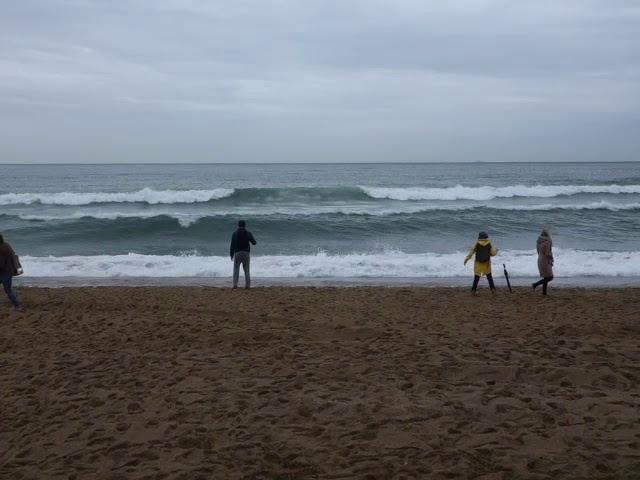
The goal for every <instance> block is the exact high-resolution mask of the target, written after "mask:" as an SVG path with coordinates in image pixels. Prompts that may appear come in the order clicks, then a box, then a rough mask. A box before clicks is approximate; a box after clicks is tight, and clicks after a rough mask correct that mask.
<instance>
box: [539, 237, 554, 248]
mask: <svg viewBox="0 0 640 480" xmlns="http://www.w3.org/2000/svg"><path fill="white" fill-rule="evenodd" d="M545 242H549V245H552V243H551V238H550V237H548V236H546V235H540V236H539V237H538V240H536V245H537V246H538V247H539V246H540V245H542V244H543V243H545Z"/></svg>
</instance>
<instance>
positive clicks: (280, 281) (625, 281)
mask: <svg viewBox="0 0 640 480" xmlns="http://www.w3.org/2000/svg"><path fill="white" fill-rule="evenodd" d="M494 278H495V281H496V286H497V287H498V288H505V289H506V288H507V284H506V281H505V279H504V276H503V275H502V271H499V272H498V271H496V272H495V273H494ZM509 278H510V282H511V286H512V287H514V288H530V286H531V283H532V282H535V281H537V280H539V277H509ZM472 280H473V278H472V276H469V277H468V278H467V277H255V276H252V277H251V282H252V287H255V288H260V287H294V288H295V287H390V288H393V287H426V288H439V287H447V288H466V287H470V285H471V281H472ZM14 282H15V285H16V286H17V287H43V288H56V287H70V288H81V287H190V286H192V287H215V288H227V287H229V286H230V285H231V276H229V277H144V276H140V277H124V276H121V277H70V276H63V277H30V276H24V277H16V278H15V279H14ZM243 285H244V277H242V276H241V277H240V286H243ZM483 285H484V286H486V280H484V279H483V280H481V281H480V288H482V286H483ZM635 287H640V277H622V276H615V277H614V276H611V277H608V276H583V277H556V278H555V279H554V281H553V282H552V283H550V287H549V288H635Z"/></svg>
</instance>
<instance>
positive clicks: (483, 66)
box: [0, 0, 640, 163]
mask: <svg viewBox="0 0 640 480" xmlns="http://www.w3.org/2000/svg"><path fill="white" fill-rule="evenodd" d="M638 152H640V2H638V1H636V0H627V1H624V0H602V1H596V0H536V1H517V0H504V1H499V0H439V1H435V0H404V1H403V0H357V1H352V0H255V1H251V0H228V1H226V0H225V1H215V0H127V1H124V0H123V1H113V0H105V1H93V0H40V1H36V0H6V1H3V2H2V13H1V14H0V163H45V162H90V163H92V162H231V163H233V162H281V161H283V162H340V161H343V162H349V161H354V162H366V161H373V162H381V161H404V162H412V161H477V160H482V161H492V160H497V161H531V160H534V161H576V160H578V161H579V160H584V161H595V160H603V161H604V160H606V161H614V160H640V156H639V154H638Z"/></svg>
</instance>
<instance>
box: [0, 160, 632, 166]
mask: <svg viewBox="0 0 640 480" xmlns="http://www.w3.org/2000/svg"><path fill="white" fill-rule="evenodd" d="M476 163H484V164H594V163H640V160H582V161H580V160H557V161H554V160H532V161H523V160H491V161H485V160H469V161H466V160H465V161H450V162H430V161H421V162H411V161H408V162H402V161H401V162H42V163H3V162H0V165H7V166H44V165H450V164H459V165H464V164H476Z"/></svg>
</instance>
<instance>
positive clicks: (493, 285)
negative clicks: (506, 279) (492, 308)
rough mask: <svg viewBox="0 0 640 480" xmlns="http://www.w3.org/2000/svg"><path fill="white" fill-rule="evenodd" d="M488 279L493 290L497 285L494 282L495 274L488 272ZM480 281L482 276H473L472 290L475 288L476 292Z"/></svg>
mask: <svg viewBox="0 0 640 480" xmlns="http://www.w3.org/2000/svg"><path fill="white" fill-rule="evenodd" d="M487 280H488V281H489V288H490V289H491V290H495V289H496V286H495V284H494V283H493V275H491V274H490V273H487ZM479 281H480V276H479V275H474V276H473V286H472V287H471V290H473V291H474V292H475V291H476V289H477V288H478V282H479Z"/></svg>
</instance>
